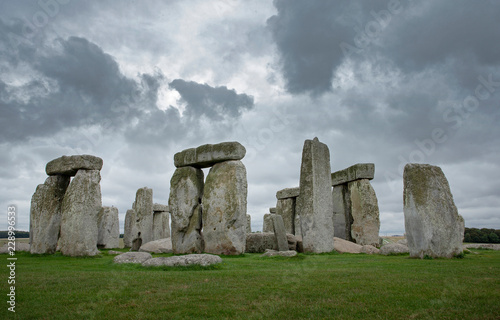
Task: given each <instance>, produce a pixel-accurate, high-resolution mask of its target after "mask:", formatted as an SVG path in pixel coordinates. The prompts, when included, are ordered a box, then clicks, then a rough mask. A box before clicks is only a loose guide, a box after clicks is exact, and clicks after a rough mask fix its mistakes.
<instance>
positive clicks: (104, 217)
mask: <svg viewBox="0 0 500 320" xmlns="http://www.w3.org/2000/svg"><path fill="white" fill-rule="evenodd" d="M97 232H98V233H97V247H98V248H102V249H114V248H119V247H120V222H119V219H118V208H115V207H102V208H101V210H100V211H99V214H98V216H97Z"/></svg>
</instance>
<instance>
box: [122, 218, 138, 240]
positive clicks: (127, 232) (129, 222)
mask: <svg viewBox="0 0 500 320" xmlns="http://www.w3.org/2000/svg"><path fill="white" fill-rule="evenodd" d="M123 229H124V230H123V245H124V247H125V248H131V247H132V240H133V239H134V235H135V234H136V233H137V228H136V226H135V210H134V209H129V210H127V213H126V214H125V223H124V226H123Z"/></svg>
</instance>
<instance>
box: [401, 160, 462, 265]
mask: <svg viewBox="0 0 500 320" xmlns="http://www.w3.org/2000/svg"><path fill="white" fill-rule="evenodd" d="M403 184H404V195H403V196H404V216H405V229H406V239H407V240H408V248H409V249H410V257H418V258H421V259H422V258H424V257H425V256H430V257H433V258H436V257H441V258H451V257H453V256H455V255H458V254H461V253H462V242H463V237H464V219H463V218H462V216H460V215H459V214H458V210H457V207H456V206H455V203H454V201H453V195H452V194H451V191H450V186H449V184H448V180H446V177H445V175H444V173H443V171H442V170H441V168H439V167H436V166H431V165H428V164H407V165H406V166H405V169H404V174H403Z"/></svg>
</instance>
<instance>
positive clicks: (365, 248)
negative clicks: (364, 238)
mask: <svg viewBox="0 0 500 320" xmlns="http://www.w3.org/2000/svg"><path fill="white" fill-rule="evenodd" d="M361 253H366V254H378V253H380V249H378V248H375V247H374V246H372V245H369V244H367V245H364V246H363V248H361Z"/></svg>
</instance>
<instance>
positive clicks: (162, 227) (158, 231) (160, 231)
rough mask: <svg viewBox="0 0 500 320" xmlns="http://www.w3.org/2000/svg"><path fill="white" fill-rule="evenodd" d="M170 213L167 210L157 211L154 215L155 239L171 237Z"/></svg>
mask: <svg viewBox="0 0 500 320" xmlns="http://www.w3.org/2000/svg"><path fill="white" fill-rule="evenodd" d="M168 216H169V213H168V212H166V211H155V212H154V215H153V239H154V240H160V239H165V238H170V226H169V223H168V222H169V218H168Z"/></svg>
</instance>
